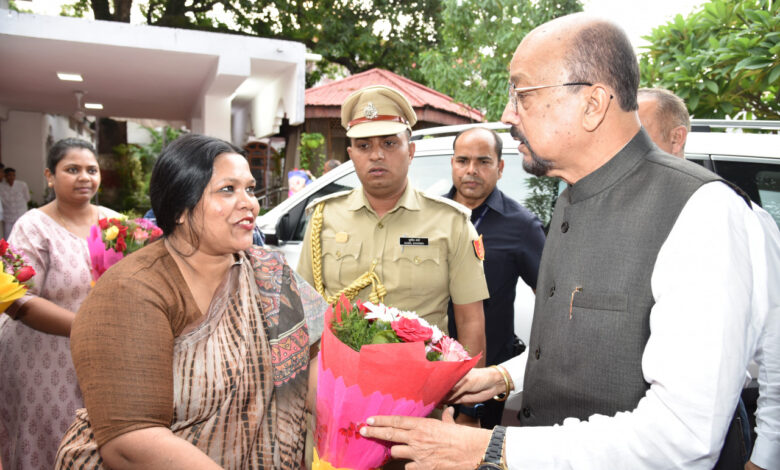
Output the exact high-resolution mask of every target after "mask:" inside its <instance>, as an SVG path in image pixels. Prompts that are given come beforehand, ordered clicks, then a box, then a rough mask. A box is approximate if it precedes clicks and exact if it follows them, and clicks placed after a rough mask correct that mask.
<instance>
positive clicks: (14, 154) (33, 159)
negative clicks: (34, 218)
mask: <svg viewBox="0 0 780 470" xmlns="http://www.w3.org/2000/svg"><path fill="white" fill-rule="evenodd" d="M47 135H48V126H47V120H46V118H45V116H44V115H43V114H42V113H31V112H24V111H9V112H8V119H6V120H4V121H2V122H0V144H1V145H2V149H0V155H2V160H3V164H4V165H5V166H6V167H11V168H14V169H15V170H16V178H17V179H19V180H22V181H24V182H26V183H27V186H28V187H29V188H30V191H31V193H32V199H33V200H34V201H36V202H41V201H42V198H43V193H44V191H45V189H46V181H45V179H44V177H43V168H44V166H45V165H44V161H45V160H46V137H47Z"/></svg>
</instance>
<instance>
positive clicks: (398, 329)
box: [390, 317, 433, 343]
mask: <svg viewBox="0 0 780 470" xmlns="http://www.w3.org/2000/svg"><path fill="white" fill-rule="evenodd" d="M390 326H392V327H393V331H395V334H397V335H398V337H399V338H401V339H402V340H404V341H405V342H407V343H413V342H415V341H428V340H429V339H431V336H433V329H431V328H428V327H427V326H423V325H421V324H420V322H419V321H417V320H411V319H409V318H406V317H401V319H400V320H398V321H394V322H392V323H390Z"/></svg>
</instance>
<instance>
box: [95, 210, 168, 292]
mask: <svg viewBox="0 0 780 470" xmlns="http://www.w3.org/2000/svg"><path fill="white" fill-rule="evenodd" d="M162 233H163V232H162V230H161V229H160V228H159V227H157V226H156V225H154V224H153V223H152V222H151V221H149V220H146V219H133V220H130V219H127V218H124V219H117V218H111V219H107V218H106V219H100V220H98V225H93V226H92V227H91V228H90V232H89V238H87V246H88V247H89V256H90V260H91V261H92V280H93V281H97V280H98V278H100V276H102V275H103V273H104V272H106V270H107V269H108V268H110V267H111V266H113V265H114V264H115V263H116V262H117V261H119V260H120V259H122V258H124V257H125V256H127V255H129V254H130V253H132V252H134V251H137V250H139V249H141V248H143V247H144V246H146V245H147V244H149V243H150V242H152V241H154V240H156V239H158V238H160V237H161V236H162Z"/></svg>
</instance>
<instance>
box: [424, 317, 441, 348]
mask: <svg viewBox="0 0 780 470" xmlns="http://www.w3.org/2000/svg"><path fill="white" fill-rule="evenodd" d="M420 320H422V318H421V319H420ZM431 329H432V330H433V334H432V335H431V344H436V343H438V342H439V341H441V339H442V338H443V337H444V333H442V332H441V330H440V329H439V327H438V326H436V325H431Z"/></svg>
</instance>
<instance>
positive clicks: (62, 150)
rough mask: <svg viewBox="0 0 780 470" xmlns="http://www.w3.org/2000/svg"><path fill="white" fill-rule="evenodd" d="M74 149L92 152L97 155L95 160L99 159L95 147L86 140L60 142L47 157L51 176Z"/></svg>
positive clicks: (47, 166) (64, 140)
mask: <svg viewBox="0 0 780 470" xmlns="http://www.w3.org/2000/svg"><path fill="white" fill-rule="evenodd" d="M73 148H77V149H86V150H89V151H90V152H92V155H95V158H97V152H95V147H94V146H93V145H92V144H90V143H89V142H87V141H86V140H81V139H74V138H72V137H71V138H67V139H61V140H58V141H57V143H55V144H54V145H52V146H51V148H50V149H49V155H48V156H47V157H46V168H48V169H49V171H50V172H51V174H54V172H55V170H56V169H57V164H58V163H59V162H60V160H62V159H63V158H65V155H67V154H68V151H69V150H70V149H73Z"/></svg>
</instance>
